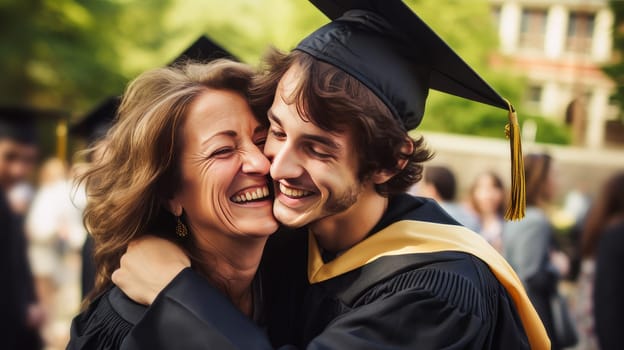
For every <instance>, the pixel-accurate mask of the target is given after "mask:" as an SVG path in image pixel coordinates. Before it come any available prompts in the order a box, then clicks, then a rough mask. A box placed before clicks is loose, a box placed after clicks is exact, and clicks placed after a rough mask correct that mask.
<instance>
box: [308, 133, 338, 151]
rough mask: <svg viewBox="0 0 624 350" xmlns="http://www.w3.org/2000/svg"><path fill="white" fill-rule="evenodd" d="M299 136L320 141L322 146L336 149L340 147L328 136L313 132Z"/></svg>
mask: <svg viewBox="0 0 624 350" xmlns="http://www.w3.org/2000/svg"><path fill="white" fill-rule="evenodd" d="M301 138H303V139H306V140H310V141H314V142H316V143H320V144H322V145H323V146H325V147H328V148H331V149H333V150H336V151H337V150H339V149H340V148H341V147H340V145H339V144H338V143H336V142H335V141H334V140H332V139H330V138H329V137H325V136H321V135H315V134H303V136H302V137H301Z"/></svg>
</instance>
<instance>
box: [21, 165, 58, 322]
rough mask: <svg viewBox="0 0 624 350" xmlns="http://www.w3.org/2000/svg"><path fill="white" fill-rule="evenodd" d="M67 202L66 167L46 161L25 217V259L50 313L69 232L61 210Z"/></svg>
mask: <svg viewBox="0 0 624 350" xmlns="http://www.w3.org/2000/svg"><path fill="white" fill-rule="evenodd" d="M68 200H69V191H68V188H67V167H66V165H65V162H63V161H62V160H60V159H58V158H51V159H48V160H46V161H45V162H44V163H43V165H42V166H41V169H40V171H39V187H38V189H37V191H36V193H35V197H34V199H33V203H32V206H31V208H30V210H29V212H28V216H27V217H26V233H27V235H28V238H29V248H28V255H29V259H30V263H31V266H32V271H33V275H34V276H35V285H36V289H37V294H38V296H39V298H40V300H41V302H42V304H43V305H44V306H45V307H46V309H48V311H49V309H50V307H51V306H52V303H53V299H54V293H55V291H56V289H57V285H58V283H57V279H58V276H57V274H58V273H59V271H60V267H61V262H60V259H61V255H62V253H63V250H64V249H65V248H64V247H63V245H64V242H63V240H62V238H61V237H63V236H66V235H67V233H66V231H67V230H68V226H67V220H66V217H65V213H64V211H65V210H64V209H65V207H66V205H65V202H67V201H68Z"/></svg>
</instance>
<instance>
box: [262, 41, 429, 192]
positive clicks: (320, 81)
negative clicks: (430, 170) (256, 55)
mask: <svg viewBox="0 0 624 350" xmlns="http://www.w3.org/2000/svg"><path fill="white" fill-rule="evenodd" d="M264 62H265V64H266V67H264V69H263V70H264V71H263V74H259V75H258V77H257V78H256V79H255V81H254V85H253V88H252V89H251V95H250V98H251V104H252V105H253V106H254V108H255V111H256V113H263V111H264V113H266V111H267V110H268V109H269V108H270V107H271V104H272V103H273V98H274V97H275V91H276V89H277V85H278V82H279V80H280V79H281V77H282V76H283V75H284V74H285V73H286V71H287V70H288V69H289V68H290V67H291V66H293V65H298V66H299V67H300V68H301V77H300V80H299V85H298V86H297V87H296V88H295V91H294V93H293V95H292V96H286V98H289V99H290V100H291V101H292V102H293V103H296V107H297V112H298V113H299V115H301V116H302V118H304V120H306V121H310V122H312V123H314V125H316V126H318V127H319V128H321V129H323V130H325V131H328V132H332V133H335V132H337V133H341V132H344V131H345V130H351V131H352V132H353V135H357V137H356V138H355V149H356V150H357V155H356V156H357V157H358V161H359V162H358V164H359V171H358V177H359V179H360V180H364V179H367V178H368V177H370V176H371V175H372V174H373V173H374V172H376V171H389V172H392V173H395V174H396V175H394V176H393V177H392V178H391V179H390V180H388V181H387V182H385V183H383V184H379V185H376V186H375V189H376V191H377V192H378V193H379V194H382V195H394V194H398V193H401V192H405V191H406V190H407V189H408V188H409V187H410V186H411V185H413V184H414V183H416V182H418V181H420V179H421V178H422V172H423V166H422V163H423V162H424V161H426V160H429V159H430V158H431V157H432V154H431V153H430V152H429V150H428V149H427V148H426V147H425V144H424V139H423V138H422V137H421V138H418V139H416V140H414V139H412V138H411V137H410V136H409V135H408V134H407V132H406V131H405V129H404V128H403V127H402V125H401V123H400V122H399V121H397V120H396V118H395V117H394V116H393V115H392V113H391V112H390V110H389V109H388V107H387V106H386V105H385V104H384V103H383V102H382V101H381V100H380V99H379V98H378V97H377V96H376V95H375V94H374V93H373V92H372V91H371V90H370V89H368V88H367V87H366V86H365V85H364V84H362V83H361V82H360V81H359V80H357V79H355V78H354V77H352V76H351V75H349V74H347V73H345V72H344V71H342V70H340V69H338V68H336V67H334V66H332V65H330V64H327V63H325V62H322V61H319V60H317V59H315V58H314V57H312V56H310V55H308V54H306V53H304V52H301V51H292V52H291V53H289V54H284V53H281V52H279V51H277V50H275V49H272V50H271V51H269V53H268V54H267V55H266V57H265V59H264ZM289 102H290V101H289ZM406 142H411V143H412V145H413V152H412V153H410V154H407V153H404V152H403V151H402V148H403V146H404V145H405V144H406ZM399 160H407V163H406V165H405V167H404V168H403V169H400V168H398V164H399Z"/></svg>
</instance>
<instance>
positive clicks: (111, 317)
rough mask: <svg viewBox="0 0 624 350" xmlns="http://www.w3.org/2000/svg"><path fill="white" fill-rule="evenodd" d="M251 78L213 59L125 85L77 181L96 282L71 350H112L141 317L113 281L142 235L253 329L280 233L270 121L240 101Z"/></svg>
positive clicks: (244, 71)
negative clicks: (183, 262) (270, 177)
mask: <svg viewBox="0 0 624 350" xmlns="http://www.w3.org/2000/svg"><path fill="white" fill-rule="evenodd" d="M251 77H252V70H251V69H250V68H248V67H247V66H246V65H244V64H240V63H235V62H232V61H228V60H217V61H213V62H211V63H208V64H197V63H186V64H182V65H180V66H178V67H174V68H162V69H156V70H153V71H149V72H146V73H144V74H142V75H141V76H139V77H138V78H137V79H136V80H135V81H133V82H132V83H131V84H130V86H129V87H128V89H127V91H126V93H125V95H124V97H123V100H122V103H121V106H120V108H119V111H118V116H117V122H116V125H115V126H114V127H113V128H112V129H111V131H110V132H109V134H108V135H107V136H106V139H105V142H102V143H101V144H100V145H99V146H97V147H98V148H101V149H98V151H101V154H102V156H101V157H100V159H99V160H97V161H96V162H95V164H94V165H93V167H92V168H91V169H90V170H89V171H88V172H86V174H85V175H84V176H83V178H82V179H81V180H82V181H83V182H84V183H85V185H86V190H87V193H88V196H89V203H88V205H87V208H86V211H85V223H86V225H87V227H88V229H89V232H90V233H91V234H92V235H93V237H94V240H95V245H96V246H95V260H96V265H97V273H98V275H97V280H96V286H95V289H94V291H93V292H92V294H91V295H90V296H89V297H88V298H87V300H86V301H85V310H84V312H83V313H82V314H80V315H78V316H77V317H76V318H75V319H74V322H73V324H72V339H71V342H70V345H69V348H71V349H82V348H89V349H95V348H98V349H99V348H118V347H120V346H121V343H122V342H123V340H124V338H125V336H126V335H127V334H128V333H129V332H130V331H131V330H132V328H133V327H134V324H135V323H136V321H137V320H138V319H140V317H141V316H142V314H143V312H144V311H145V308H144V307H142V306H140V305H137V304H134V303H133V302H131V301H130V300H129V299H127V298H126V297H125V295H123V293H122V292H121V291H120V290H119V289H117V288H116V287H113V284H112V275H113V272H114V270H115V269H117V268H118V267H119V259H120V257H121V255H122V254H123V253H124V252H125V251H126V249H127V248H128V246H129V244H130V242H131V241H132V240H135V239H137V238H139V237H140V236H141V235H143V233H145V232H151V233H153V234H156V235H159V236H162V237H164V238H166V239H168V240H169V241H171V242H173V244H175V245H177V246H178V247H179V248H180V249H183V250H185V251H186V253H187V254H188V255H189V256H190V257H191V258H190V259H191V266H192V268H193V269H195V270H197V271H198V272H199V273H200V274H201V275H202V276H203V277H205V278H206V279H208V280H209V281H210V282H212V283H213V284H214V285H215V286H216V287H217V288H219V289H220V290H221V291H222V292H223V293H224V294H225V295H226V296H228V297H229V299H230V301H232V302H233V303H234V304H235V305H236V306H237V307H238V308H239V309H240V310H241V311H242V312H244V313H245V314H246V315H248V316H249V317H252V318H254V319H256V320H257V319H259V318H260V314H261V308H260V306H261V300H260V297H259V294H258V293H257V292H256V290H257V289H256V285H257V283H256V282H257V279H256V277H255V272H256V270H257V267H258V264H259V262H260V257H261V254H262V249H263V248H264V244H265V242H266V239H267V238H268V236H269V235H270V234H272V233H273V232H275V231H276V230H277V227H278V226H277V222H276V221H275V219H274V218H273V215H272V200H271V198H270V196H269V187H268V186H269V184H268V182H267V174H268V171H269V166H270V164H269V161H268V160H267V158H266V157H264V155H263V154H262V147H263V146H264V142H265V139H266V130H267V122H266V120H262V119H261V118H258V117H257V116H255V115H254V113H253V112H252V110H251V108H250V106H249V104H248V101H247V98H246V96H247V89H248V87H249V84H250V80H251ZM241 252H244V254H242V253H241Z"/></svg>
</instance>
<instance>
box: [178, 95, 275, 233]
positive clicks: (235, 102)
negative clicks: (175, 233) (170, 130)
mask: <svg viewBox="0 0 624 350" xmlns="http://www.w3.org/2000/svg"><path fill="white" fill-rule="evenodd" d="M266 133H267V130H266V127H264V126H262V125H261V124H260V123H259V122H258V121H257V120H256V118H255V117H254V115H253V113H252V112H251V109H250V108H249V105H248V103H247V101H246V100H245V99H244V98H243V97H242V96H240V95H239V94H237V93H235V92H231V91H227V90H207V91H206V92H204V93H202V94H201V95H199V96H197V97H196V99H195V100H194V101H193V103H192V104H191V105H190V106H189V110H188V113H187V115H186V118H185V119H184V123H183V125H182V126H181V129H180V132H179V133H178V137H180V140H181V142H180V144H181V150H180V157H179V161H178V166H179V169H180V177H179V178H180V184H179V187H178V190H177V192H176V194H175V195H174V197H173V198H172V199H171V200H170V202H169V204H170V208H171V210H172V212H173V213H174V214H176V215H180V212H181V211H182V210H184V214H185V219H186V222H187V224H188V225H189V226H190V228H191V232H193V233H194V234H202V233H205V232H211V233H224V234H226V235H236V236H249V237H262V236H267V235H270V234H271V233H273V232H275V231H276V230H277V228H278V224H277V221H276V220H275V219H274V217H273V213H272V206H273V201H272V199H271V197H270V195H269V182H268V178H267V175H268V172H269V167H270V163H269V161H268V160H267V158H266V157H265V156H264V155H263V154H262V148H263V146H264V142H265V140H266Z"/></svg>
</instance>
